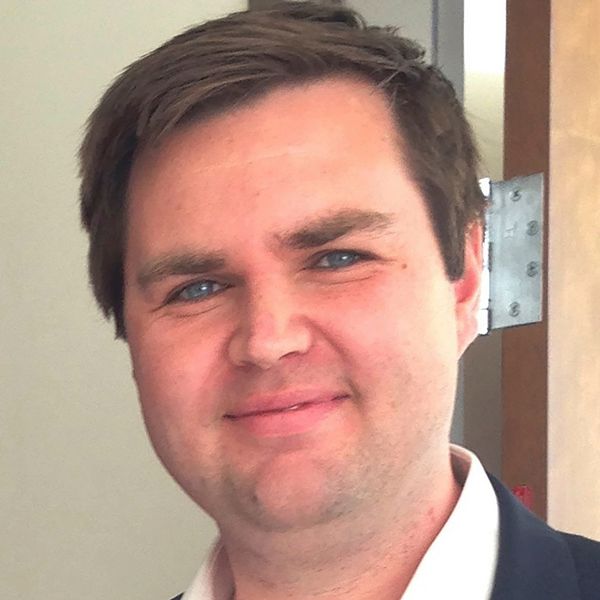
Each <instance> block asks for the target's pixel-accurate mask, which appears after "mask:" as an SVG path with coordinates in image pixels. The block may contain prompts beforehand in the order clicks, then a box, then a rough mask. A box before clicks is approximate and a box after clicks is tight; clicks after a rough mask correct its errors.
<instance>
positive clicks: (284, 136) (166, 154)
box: [128, 79, 410, 244]
mask: <svg viewBox="0 0 600 600" xmlns="http://www.w3.org/2000/svg"><path fill="white" fill-rule="evenodd" d="M409 179H410V177H409V176H408V173H407V171H406V167H405V165H404V161H403V160H402V157H401V150H400V147H399V139H398V134H397V130H396V127H395V125H394V122H393V118H392V114H391V111H390V109H389V107H388V100H387V98H386V96H385V95H384V94H383V93H382V92H380V91H379V90H378V89H376V88H375V87H373V86H371V85H369V84H367V83H364V82H359V81H356V80H351V79H330V80H322V81H317V82H311V83H307V84H304V85H301V86H293V87H282V88H277V89H275V90H274V91H272V92H270V93H269V94H267V95H266V96H264V97H262V98H260V99H258V100H256V101H254V102H253V103H251V104H249V105H247V106H244V107H241V108H238V109H236V110H232V111H229V112H227V113H225V114H223V115H219V116H217V117H214V118H211V119H210V120H207V121H205V122H199V123H193V124H190V125H188V126H187V127H186V128H184V129H181V130H179V131H177V132H175V133H174V134H172V135H171V136H170V137H168V138H167V139H166V140H165V141H164V142H163V143H162V144H161V145H160V146H159V147H156V148H150V149H146V150H145V151H144V152H143V153H142V154H141V156H140V157H139V158H138V159H137V161H136V163H135V165H134V168H133V170H132V175H131V178H130V187H129V197H128V203H129V206H128V211H129V217H130V219H129V222H130V225H131V227H130V231H129V233H130V234H131V233H133V234H134V235H135V233H136V232H135V231H133V229H134V228H135V229H136V230H139V229H140V228H146V229H148V228H149V229H151V230H155V231H158V230H165V228H168V227H169V223H170V226H171V228H173V227H180V228H181V227H183V228H185V224H186V223H191V222H192V221H193V222H194V223H195V224H196V225H198V226H200V224H201V222H203V223H204V224H205V226H206V235H207V237H208V238H213V237H216V236H220V237H223V235H224V234H226V233H227V229H228V225H227V224H226V222H227V219H229V220H231V218H232V217H234V218H235V219H236V221H240V220H245V222H246V223H247V225H248V227H257V228H259V227H262V228H263V229H264V228H268V227H270V226H271V225H272V227H273V228H276V227H277V226H278V225H281V226H282V227H283V228H286V227H289V226H292V225H294V224H296V223H300V222H301V221H302V219H303V218H311V217H314V216H317V215H319V214H320V215H322V214H323V212H324V211H327V210H331V211H337V210H340V209H346V208H357V207H358V208H373V209H377V208H378V207H374V206H369V205H370V204H373V203H377V202H382V201H384V200H385V199H389V198H391V197H394V198H398V194H400V193H401V192H402V190H396V191H397V194H395V195H394V190H391V189H390V186H394V185H395V186H397V185H399V184H402V185H404V186H405V187H406V185H407V181H408V180H409ZM404 191H406V190H404ZM389 208H390V207H389V206H381V207H379V209H381V210H382V211H383V212H389ZM132 217H133V219H132ZM216 222H219V226H218V227H210V225H211V224H215V223H216ZM229 222H231V221H229ZM232 229H233V228H232ZM128 237H129V236H128ZM159 241H160V240H159V239H158V238H156V239H155V243H157V244H158V243H159Z"/></svg>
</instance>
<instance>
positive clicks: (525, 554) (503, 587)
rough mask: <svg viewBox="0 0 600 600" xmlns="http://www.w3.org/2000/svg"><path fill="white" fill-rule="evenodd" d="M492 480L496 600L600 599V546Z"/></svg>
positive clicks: (179, 598)
mask: <svg viewBox="0 0 600 600" xmlns="http://www.w3.org/2000/svg"><path fill="white" fill-rule="evenodd" d="M490 481H491V482H492V486H493V487H494V491H495V492H496V497H497V498H498V507H499V512H500V548H499V552H498V566H497V568H496V578H495V582H494V589H493V592H492V597H491V600H600V543H599V542H594V541H592V540H589V539H587V538H584V537H581V536H578V535H571V534H568V533H562V532H560V531H556V530H555V529H552V528H551V527H549V526H548V525H546V523H544V522H543V521H542V520H540V519H538V517H536V516H535V515H534V514H533V513H531V512H530V511H529V510H527V509H526V508H525V507H524V506H523V504H521V502H520V501H519V500H517V498H515V497H514V496H513V494H512V493H511V492H510V491H509V490H508V489H506V488H505V487H504V485H502V484H501V483H500V482H499V481H498V480H497V479H495V478H494V477H493V476H491V475H490ZM181 597H182V595H181V594H180V595H179V596H177V597H175V598H173V600H181ZM482 600H483V599H482ZM486 600H487V599H486Z"/></svg>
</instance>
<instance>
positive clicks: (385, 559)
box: [81, 2, 600, 600]
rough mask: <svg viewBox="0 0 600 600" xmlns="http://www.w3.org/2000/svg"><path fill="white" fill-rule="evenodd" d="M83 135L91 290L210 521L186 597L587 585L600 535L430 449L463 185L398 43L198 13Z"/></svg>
mask: <svg viewBox="0 0 600 600" xmlns="http://www.w3.org/2000/svg"><path fill="white" fill-rule="evenodd" d="M81 158H82V179H83V181H82V216H83V222H84V225H85V227H86V229H87V230H88V232H89V234H90V273H91V279H92V283H93V286H94V290H95V294H96V297H97V299H98V302H99V304H100V306H101V307H102V308H103V310H104V312H105V313H106V314H107V315H108V316H112V317H113V318H114V320H115V325H116V331H117V336H118V337H122V338H124V339H126V341H127V343H128V345H129V348H130V351H131V358H132V363H133V372H134V377H135V381H136V384H137V387H138V390H139V397H140V402H141V405H142V410H143V415H144V419H145V423H146V426H147V429H148V432H149V435H150V439H151V441H152V443H153V445H154V448H155V450H156V452H157V454H158V456H159V458H160V459H161V460H162V462H163V463H164V465H165V467H166V468H167V469H168V470H169V472H170V473H171V474H172V476H173V477H174V478H175V479H176V480H177V481H178V483H179V484H180V485H181V486H182V488H183V489H184V490H185V491H186V492H187V493H188V494H189V496H190V497H191V498H192V500H193V501H194V502H196V503H197V504H198V505H199V506H201V507H202V508H203V509H204V510H206V512H207V513H208V514H210V515H211V516H212V517H213V518H214V519H215V520H216V522H217V524H218V527H219V531H220V540H219V541H218V542H217V543H216V545H215V548H214V550H213V552H212V554H211V556H210V557H209V559H208V561H207V562H206V563H205V564H204V565H203V566H202V568H201V569H200V572H199V574H198V576H197V578H196V579H195V581H194V582H193V584H192V585H191V587H190V588H189V589H188V591H187V592H186V593H185V594H184V595H183V598H184V600H201V599H202V600H204V599H207V598H214V599H215V600H225V599H229V598H236V599H237V600H253V599H261V600H269V599H272V598H292V599H295V598H298V599H309V598H317V597H318V598H321V599H337V598H344V599H350V600H352V599H354V598H361V599H371V598H373V599H378V600H381V599H384V600H385V599H390V600H391V599H398V598H404V599H407V598H408V599H411V600H412V599H416V598H433V597H438V596H439V597H441V596H443V597H449V598H472V599H483V598H511V599H512V598H528V599H530V598H544V599H548V598H557V599H558V598H561V599H562V598H592V597H598V596H597V594H600V581H599V575H598V573H597V571H596V570H597V569H598V565H600V550H599V549H598V545H596V544H595V543H593V542H590V541H588V540H584V539H583V538H576V537H573V536H566V535H564V534H559V533H557V532H555V531H553V530H551V529H550V528H548V527H547V526H545V525H544V524H543V523H541V522H540V521H538V520H537V519H536V518H535V517H534V516H533V515H531V514H530V513H528V512H527V511H526V510H525V509H524V508H522V507H521V506H520V505H519V504H518V503H517V502H516V501H515V500H514V499H512V498H511V496H510V494H509V493H508V492H507V491H506V490H505V489H504V488H503V487H502V486H501V484H499V483H498V482H496V481H495V480H490V479H488V477H487V476H486V475H485V472H484V471H483V469H482V467H481V465H480V463H479V462H478V460H477V458H476V457H475V456H474V455H472V454H471V453H469V452H468V451H466V450H464V449H461V448H458V447H453V448H451V447H450V446H449V442H448V438H449V428H450V420H451V415H452V407H453V398H454V394H455V382H456V372H457V361H458V359H459V358H460V356H461V355H462V353H463V352H464V350H465V349H466V347H467V346H468V345H469V344H470V343H471V341H472V340H473V339H474V337H475V335H476V313H477V308H478V295H479V284H480V273H481V269H482V265H481V238H482V216H483V213H484V199H483V198H482V196H481V193H480V191H479V187H478V182H477V153H476V150H475V147H474V143H473V140H472V135H471V131H470V129H469V127H468V125H467V123H466V121H465V119H464V116H463V113H462V109H461V107H460V106H459V104H458V102H457V101H456V98H455V95H454V92H453V90H452V87H451V85H450V84H449V83H448V82H447V81H446V80H445V79H444V77H443V76H442V75H441V74H440V72H439V71H438V70H437V69H435V68H433V67H431V66H428V65H426V64H425V63H424V61H423V58H422V52H421V50H420V49H419V48H418V47H417V46H416V45H415V44H414V43H412V42H410V41H408V40H406V39H402V38H400V37H397V36H396V35H395V34H394V33H393V32H391V31H387V30H380V29H375V28H368V27H366V26H365V25H364V23H363V22H362V20H361V19H360V17H359V16H358V15H357V14H356V13H354V12H352V11H350V10H347V9H344V8H341V7H340V6H338V5H332V4H329V5H327V4H313V3H308V2H306V3H292V2H290V3H282V4H281V5H280V6H278V7H277V8H275V9H273V10H270V11H257V12H244V13H239V14H235V15H231V16H229V17H227V18H225V19H221V20H218V21H213V22H210V23H207V24H205V25H202V26H199V27H196V28H194V29H191V30H189V31H188V32H186V33H184V34H182V35H180V36H178V37H176V38H174V39H173V40H171V41H170V42H168V43H166V44H165V45H164V46H162V47H161V48H159V49H157V50H156V51H154V52H153V53H151V54H149V55H147V56H146V57H144V58H142V59H141V60H140V61H138V62H137V63H135V64H133V65H132V66H130V67H129V68H128V69H127V70H126V71H125V72H124V73H123V74H122V75H121V76H120V77H119V79H118V80H117V81H116V82H115V83H114V84H113V86H112V87H111V88H110V89H109V90H108V92H107V93H106V94H105V96H104V97H103V99H102V100H101V102H100V104H99V106H98V108H97V109H96V111H95V112H94V114H93V115H92V117H91V120H90V123H89V127H88V132H87V136H86V138H85V141H84V144H83V146H82V152H81ZM599 570H600V569H599ZM594 594H596V596H594Z"/></svg>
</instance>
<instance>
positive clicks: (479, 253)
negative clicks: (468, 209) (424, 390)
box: [453, 222, 483, 357]
mask: <svg viewBox="0 0 600 600" xmlns="http://www.w3.org/2000/svg"><path fill="white" fill-rule="evenodd" d="M482 271H483V229H482V226H481V224H480V223H479V222H475V223H472V224H471V225H470V226H469V229H468V230H467V233H466V236H465V269H464V272H463V275H462V277H461V278H460V279H457V280H456V281H455V282H454V283H453V285H454V294H455V300H456V336H457V339H456V341H457V348H458V356H459V357H460V356H462V354H463V352H464V351H465V350H466V349H467V348H468V346H469V345H470V344H471V342H472V341H473V340H474V339H475V338H476V337H477V314H478V312H479V296H480V291H481V290H480V287H481V276H482Z"/></svg>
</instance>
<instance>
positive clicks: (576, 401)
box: [548, 0, 600, 539]
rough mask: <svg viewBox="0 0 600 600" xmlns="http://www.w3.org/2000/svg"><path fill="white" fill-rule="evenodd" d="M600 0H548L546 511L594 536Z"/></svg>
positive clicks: (553, 519)
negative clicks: (549, 81)
mask: <svg viewBox="0 0 600 600" xmlns="http://www.w3.org/2000/svg"><path fill="white" fill-rule="evenodd" d="M599 31H600V3H598V1H597V0H580V1H579V2H575V3H573V2H569V3H565V2H562V1H555V2H553V3H552V62H551V119H550V127H551V129H550V235H549V252H550V256H549V273H548V286H549V293H548V296H549V304H548V312H549V319H548V327H549V330H548V332H549V333H548V335H549V364H548V387H549V399H548V402H549V405H548V425H549V434H548V442H549V446H548V451H549V454H548V519H549V521H550V523H551V524H552V525H554V526H556V527H560V528H563V529H566V530H569V531H574V532H579V533H584V534H586V535H589V536H592V537H595V538H597V539H600V335H599V332H600V310H599V307H600V77H599V76H598V74H599V73H600V37H598V32H599Z"/></svg>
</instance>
